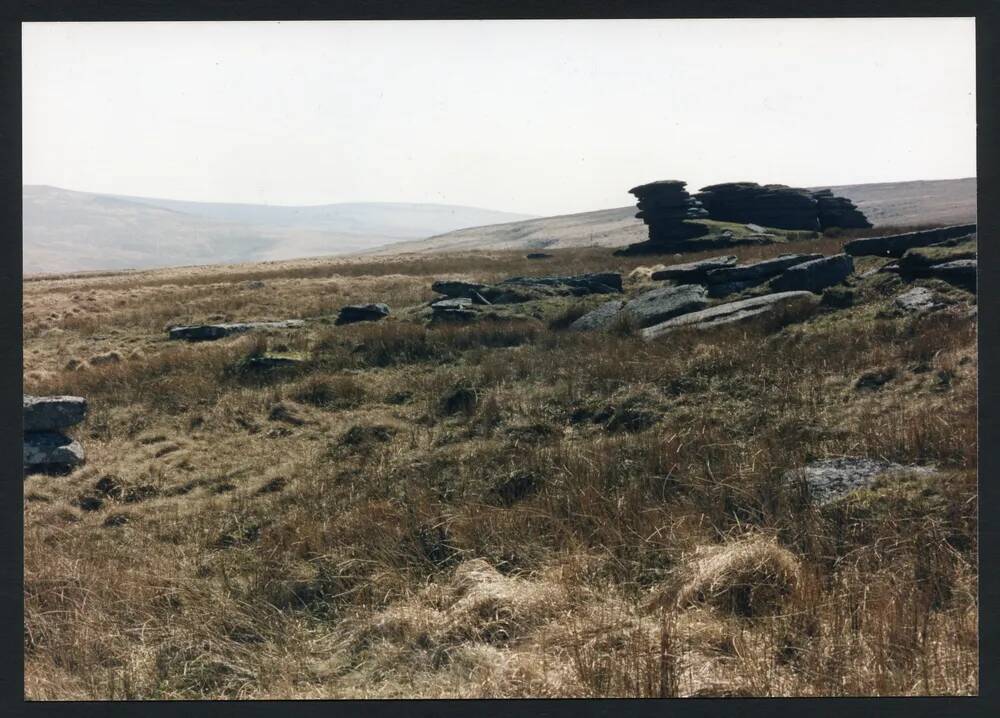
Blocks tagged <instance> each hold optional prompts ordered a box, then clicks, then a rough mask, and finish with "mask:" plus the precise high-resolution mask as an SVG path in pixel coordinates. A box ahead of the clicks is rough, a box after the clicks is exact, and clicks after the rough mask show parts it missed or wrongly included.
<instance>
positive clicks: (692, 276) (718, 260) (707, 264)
mask: <svg viewBox="0 0 1000 718" xmlns="http://www.w3.org/2000/svg"><path fill="white" fill-rule="evenodd" d="M735 265H736V257H734V256H733V255H724V256H719V257H709V258H708V259H702V260H700V261H697V262H684V263H683V264H672V265H670V266H667V267H662V268H659V267H658V268H656V269H655V270H654V271H653V272H652V274H651V276H650V278H651V279H653V280H655V281H657V282H659V281H663V280H672V281H676V282H685V283H688V282H694V283H695V284H700V283H701V282H702V281H704V279H705V275H706V274H707V273H708V272H709V271H710V270H712V269H723V268H725V267H732V266H735Z"/></svg>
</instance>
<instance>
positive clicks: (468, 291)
mask: <svg viewBox="0 0 1000 718" xmlns="http://www.w3.org/2000/svg"><path fill="white" fill-rule="evenodd" d="M431 289H433V290H434V291H435V292H437V293H438V294H443V295H445V296H446V297H449V298H451V299H471V300H472V301H473V302H475V303H476V304H518V303H521V302H530V301H532V300H535V299H543V298H545V297H559V296H577V297H580V296H586V295H588V294H616V293H620V292H621V291H622V275H621V274H619V273H617V272H595V273H592V274H580V275H576V276H567V277H511V278H509V279H505V280H503V281H502V282H499V283H498V284H492V285H490V284H477V283H475V282H462V281H436V282H434V283H433V284H432V285H431Z"/></svg>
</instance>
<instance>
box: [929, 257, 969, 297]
mask: <svg viewBox="0 0 1000 718" xmlns="http://www.w3.org/2000/svg"><path fill="white" fill-rule="evenodd" d="M976 264H977V262H976V260H975V259H957V260H955V261H954V262H945V263H944V264H935V265H933V266H932V267H929V268H928V269H927V276H928V277H934V278H936V279H942V280H944V281H946V282H948V283H949V284H954V285H955V286H956V287H961V288H962V289H965V290H968V291H970V292H975V291H976Z"/></svg>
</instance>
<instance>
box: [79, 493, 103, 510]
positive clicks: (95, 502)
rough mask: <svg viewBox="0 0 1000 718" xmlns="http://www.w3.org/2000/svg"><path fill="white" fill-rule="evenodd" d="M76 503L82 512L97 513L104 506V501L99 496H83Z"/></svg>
mask: <svg viewBox="0 0 1000 718" xmlns="http://www.w3.org/2000/svg"><path fill="white" fill-rule="evenodd" d="M75 503H76V505H77V506H79V507H80V509H81V510H82V511H97V510H98V509H100V508H101V507H102V506H104V499H102V498H101V497H99V496H81V497H79V498H78V499H77V500H76V502H75Z"/></svg>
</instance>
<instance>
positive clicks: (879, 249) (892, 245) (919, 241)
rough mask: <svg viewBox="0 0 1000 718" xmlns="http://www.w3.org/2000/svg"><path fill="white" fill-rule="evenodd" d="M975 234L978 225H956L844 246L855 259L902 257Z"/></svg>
mask: <svg viewBox="0 0 1000 718" xmlns="http://www.w3.org/2000/svg"><path fill="white" fill-rule="evenodd" d="M975 232H976V225H974V224H956V225H952V226H950V227H938V228H937V229H927V230H923V231H921V232H907V233H905V234H890V235H886V236H884V237H866V238H864V239H852V240H851V241H850V242H847V243H846V244H844V251H845V252H846V253H847V254H850V255H852V256H854V257H859V256H874V257H902V256H903V254H905V252H906V250H908V249H912V248H913V247H927V246H930V245H932V244H937V243H938V242H943V241H945V240H949V239H954V238H956V237H965V236H969V235H972V234H974V233H975Z"/></svg>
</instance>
